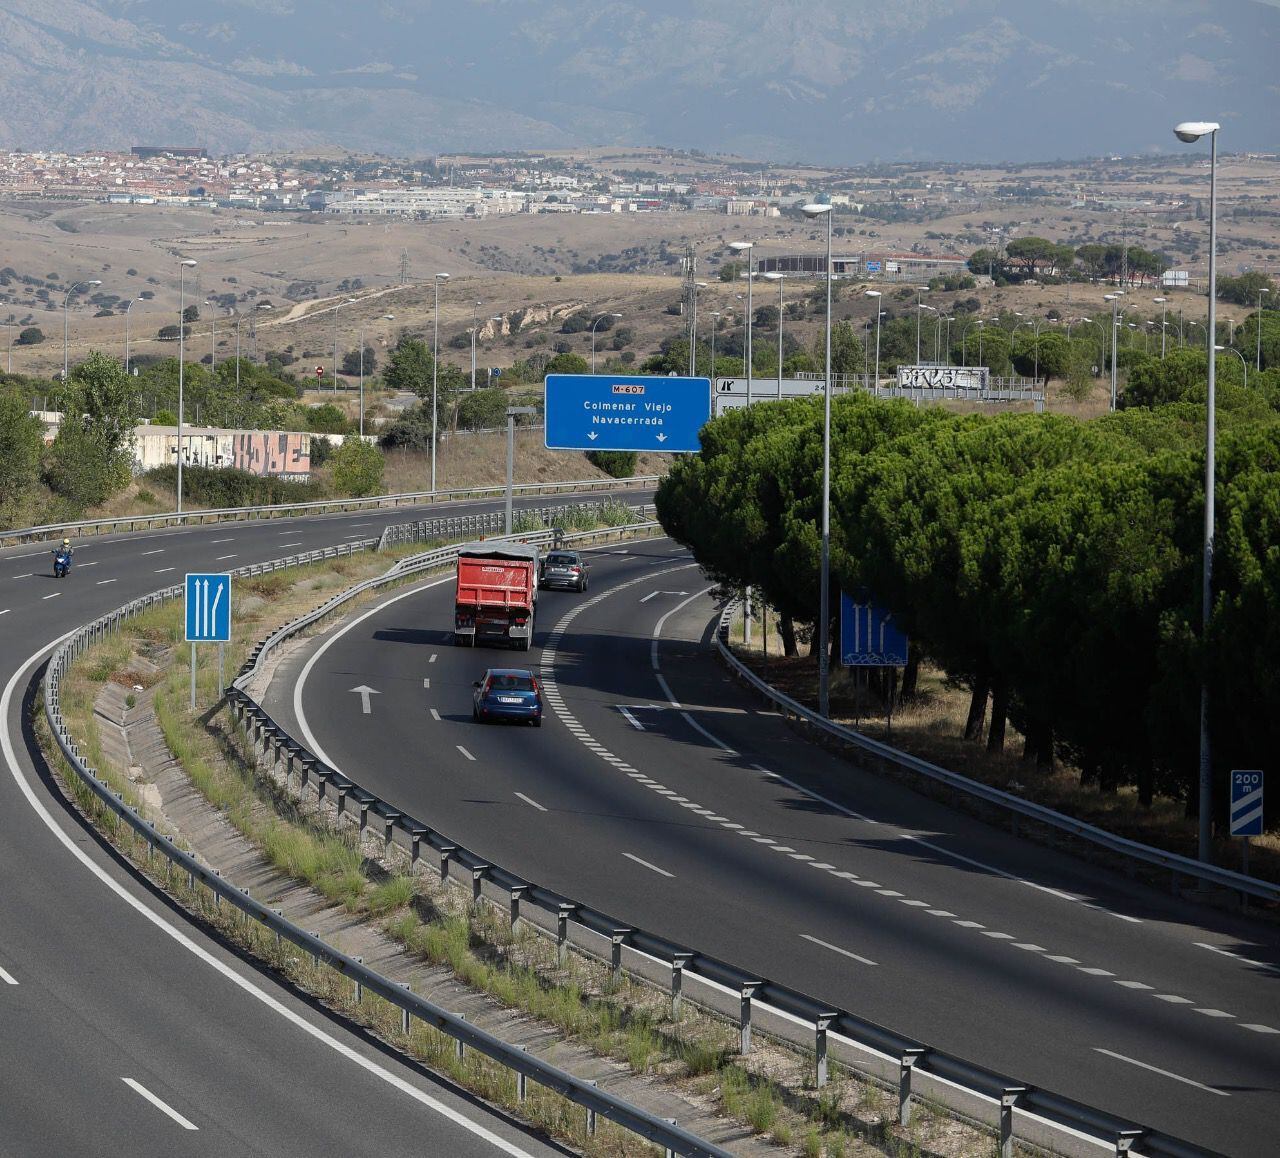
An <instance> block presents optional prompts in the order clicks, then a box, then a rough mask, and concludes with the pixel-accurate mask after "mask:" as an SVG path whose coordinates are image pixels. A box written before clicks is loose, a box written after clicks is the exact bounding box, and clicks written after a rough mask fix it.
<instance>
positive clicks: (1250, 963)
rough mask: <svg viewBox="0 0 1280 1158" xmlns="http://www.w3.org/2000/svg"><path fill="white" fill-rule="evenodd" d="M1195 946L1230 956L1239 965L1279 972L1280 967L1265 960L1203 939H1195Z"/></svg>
mask: <svg viewBox="0 0 1280 1158" xmlns="http://www.w3.org/2000/svg"><path fill="white" fill-rule="evenodd" d="M1195 946H1196V948H1197V949H1208V950H1209V952H1210V953H1217V954H1218V955H1219V956H1222V957H1231V958H1233V959H1234V960H1236V961H1239V962H1240V964H1241V965H1248V966H1249V967H1250V968H1251V969H1265V970H1266V971H1267V972H1268V973H1280V968H1277V967H1276V966H1275V965H1268V964H1267V963H1266V962H1265V961H1252V960H1250V959H1249V958H1248V957H1242V956H1241V955H1240V954H1239V953H1233V952H1231V950H1230V949H1220V948H1219V947H1218V946H1217V945H1207V944H1205V943H1204V942H1203V941H1196V942H1195Z"/></svg>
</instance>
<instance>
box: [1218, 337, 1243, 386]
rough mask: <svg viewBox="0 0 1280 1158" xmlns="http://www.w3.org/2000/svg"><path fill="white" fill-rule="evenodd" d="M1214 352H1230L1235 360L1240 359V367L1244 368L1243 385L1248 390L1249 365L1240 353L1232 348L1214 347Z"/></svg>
mask: <svg viewBox="0 0 1280 1158" xmlns="http://www.w3.org/2000/svg"><path fill="white" fill-rule="evenodd" d="M1214 349H1215V350H1230V351H1231V353H1233V354H1234V355H1235V356H1236V357H1237V358H1239V359H1240V365H1241V366H1243V367H1244V385H1245V389H1246V390H1247V389H1248V388H1249V363H1248V362H1246V361H1245V360H1244V355H1243V354H1242V353H1240V351H1239V350H1237V349H1236V348H1235V347H1234V346H1214Z"/></svg>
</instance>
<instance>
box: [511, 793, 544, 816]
mask: <svg viewBox="0 0 1280 1158" xmlns="http://www.w3.org/2000/svg"><path fill="white" fill-rule="evenodd" d="M516 795H517V796H518V797H520V799H521V800H523V801H524V802H525V803H526V804H531V805H533V807H534V808H536V809H537V810H538V811H539V812H546V809H545V808H543V807H542V805H541V804H539V803H538V802H537V801H536V800H534V799H533V798H532V797H530V796H526V795H525V794H524V793H523V792H517V793H516Z"/></svg>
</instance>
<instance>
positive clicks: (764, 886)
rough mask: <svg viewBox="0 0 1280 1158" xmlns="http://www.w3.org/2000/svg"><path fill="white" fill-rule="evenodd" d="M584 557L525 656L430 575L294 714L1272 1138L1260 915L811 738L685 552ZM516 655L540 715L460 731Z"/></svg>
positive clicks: (533, 867)
mask: <svg viewBox="0 0 1280 1158" xmlns="http://www.w3.org/2000/svg"><path fill="white" fill-rule="evenodd" d="M592 558H593V560H594V566H593V570H592V586H591V590H590V591H589V592H588V593H587V595H586V596H580V595H576V594H572V593H562V592H544V593H543V594H542V596H541V601H540V605H539V611H538V627H537V631H536V638H535V644H536V649H535V651H534V652H533V653H531V655H530V656H528V657H525V656H519V655H511V654H510V653H507V652H503V651H491V650H483V649H482V650H477V651H471V650H470V649H457V648H454V647H452V646H451V645H450V633H449V625H450V623H451V599H452V587H451V584H450V582H449V581H448V580H445V581H436V582H435V583H434V584H432V585H429V586H427V587H426V588H425V589H419V590H417V591H411V592H401V593H398V594H397V595H396V596H393V597H392V598H391V599H390V600H388V601H387V602H385V603H383V604H380V605H378V606H376V607H374V608H372V609H370V610H368V611H365V612H364V613H363V614H362V615H361V616H359V617H357V619H355V620H354V621H352V622H351V623H349V624H347V625H345V628H344V629H343V630H342V631H341V632H335V633H331V634H330V635H329V636H327V637H326V639H325V640H324V641H323V642H322V643H319V644H313V645H311V646H310V647H308V648H307V649H305V650H304V651H303V652H301V653H300V654H299V655H297V656H295V657H292V658H291V659H290V660H289V661H288V665H287V668H286V671H285V672H284V673H282V674H291V675H292V677H293V678H292V679H288V680H282V679H277V680H276V682H275V684H274V685H273V690H272V697H273V698H272V701H271V703H270V705H269V706H270V709H271V711H272V712H273V714H276V715H278V716H279V717H280V718H288V717H289V716H290V715H291V714H295V713H296V712H297V711H298V710H299V709H301V713H302V716H303V717H304V719H303V721H302V722H303V724H304V725H305V726H304V728H303V731H304V734H306V732H307V731H310V733H311V734H312V736H313V738H314V739H315V741H316V742H317V743H318V745H319V747H320V748H321V749H322V750H323V752H324V753H325V755H326V756H327V757H328V759H329V760H330V761H331V762H332V763H334V764H336V765H337V766H338V767H339V768H341V769H342V770H343V771H344V772H345V773H347V774H348V775H350V776H352V777H354V778H355V779H356V780H357V781H359V782H360V783H362V784H364V785H366V786H367V787H368V788H370V789H371V790H372V791H374V792H377V793H378V794H379V795H382V796H384V797H386V798H387V799H389V800H390V801H391V802H393V803H394V804H396V805H397V806H400V807H403V808H405V809H406V810H407V811H409V812H410V813H412V814H414V815H416V816H418V817H419V818H420V819H423V820H425V821H427V822H429V823H431V824H433V825H436V826H438V827H439V828H440V829H441V830H442V831H444V832H446V833H448V834H449V835H450V836H452V837H454V838H455V839H458V840H460V841H462V842H463V843H465V844H467V845H468V846H469V847H471V848H473V849H475V850H476V851H477V852H478V853H480V854H481V855H483V856H485V857H488V858H491V859H493V860H494V861H495V862H496V863H499V864H503V865H505V866H506V867H508V868H511V869H513V870H514V871H516V872H519V873H521V874H524V875H527V876H528V877H530V878H531V879H534V880H537V881H539V882H541V883H544V884H546V885H548V886H550V887H552V888H555V889H559V890H562V891H564V892H565V893H567V894H569V895H571V896H575V897H578V898H580V899H582V900H583V901H585V902H587V903H589V904H591V905H594V906H597V907H599V908H601V909H604V910H605V911H608V912H610V913H612V914H613V915H614V916H616V917H618V918H619V919H621V920H623V921H625V922H634V923H635V924H637V925H640V926H642V927H646V928H650V929H653V930H655V931H658V932H661V933H663V934H665V935H667V936H670V937H672V938H674V939H676V940H680V941H684V942H686V943H688V944H691V945H696V946H697V947H699V948H701V949H703V950H705V951H707V952H710V953H713V954H715V955H717V956H721V957H723V958H725V959H727V960H731V961H733V962H735V963H736V964H739V965H741V966H743V967H744V968H746V969H750V970H759V971H760V972H762V973H765V974H767V975H769V976H772V977H776V978H779V979H781V980H785V981H787V982H789V983H790V984H792V985H794V986H796V987H797V988H800V989H802V990H805V991H806V992H809V993H811V994H813V995H814V996H816V997H819V998H821V999H825V1000H828V1001H833V1002H835V1003H837V1004H840V1005H843V1006H845V1007H847V1008H850V1009H853V1010H856V1011H858V1012H860V1013H862V1014H864V1015H865V1016H868V1017H871V1018H873V1019H875V1020H877V1021H880V1022H882V1023H884V1024H886V1025H889V1026H892V1027H893V1028H895V1029H897V1030H899V1031H901V1032H904V1033H908V1034H912V1035H915V1036H918V1037H920V1038H922V1039H923V1040H925V1041H928V1042H931V1043H933V1044H936V1045H938V1046H940V1047H942V1048H945V1049H947V1050H948V1051H950V1052H954V1053H957V1054H960V1055H961V1056H965V1057H968V1058H970V1059H971V1060H974V1061H978V1062H980V1063H983V1064H987V1065H990V1066H993V1067H995V1068H998V1069H1001V1070H1004V1071H1005V1072H1009V1073H1012V1074H1015V1075H1017V1076H1018V1077H1020V1078H1023V1079H1025V1080H1029V1081H1032V1082H1034V1083H1036V1084H1037V1085H1042V1086H1045V1087H1047V1088H1050V1089H1054V1090H1057V1091H1059V1092H1061V1093H1064V1094H1067V1095H1068V1096H1072V1097H1075V1098H1078V1099H1080V1100H1082V1101H1085V1102H1088V1103H1091V1104H1094V1105H1098V1106H1100V1107H1103V1108H1105V1109H1107V1110H1110V1111H1111V1112H1113V1113H1115V1114H1118V1115H1122V1116H1125V1115H1127V1116H1133V1117H1135V1118H1137V1119H1139V1120H1142V1121H1145V1122H1148V1123H1149V1124H1152V1125H1155V1126H1158V1127H1159V1128H1161V1129H1163V1130H1166V1131H1168V1132H1170V1133H1173V1134H1178V1135H1181V1136H1183V1137H1187V1138H1190V1139H1193V1140H1195V1141H1197V1142H1199V1143H1200V1144H1201V1145H1205V1146H1208V1147H1210V1148H1212V1149H1215V1150H1222V1151H1226V1152H1229V1153H1232V1154H1241V1155H1243V1154H1258V1155H1262V1154H1268V1153H1270V1152H1272V1150H1273V1143H1274V1136H1275V1132H1274V1123H1275V1121H1276V1120H1277V1114H1278V1113H1280V996H1278V995H1280V988H1278V986H1280V944H1277V939H1276V937H1275V935H1274V933H1272V932H1270V931H1264V930H1262V929H1261V928H1259V927H1255V926H1254V925H1252V924H1250V923H1248V922H1245V921H1241V920H1238V919H1236V918H1234V917H1231V916H1224V915H1218V914H1214V913H1212V912H1209V911H1205V910H1201V909H1196V908H1192V907H1189V906H1186V905H1183V904H1180V903H1179V902H1177V901H1175V900H1173V899H1171V898H1166V897H1164V896H1162V895H1161V894H1159V893H1156V892H1153V891H1151V890H1148V889H1146V888H1143V887H1141V886H1137V885H1134V884H1133V883H1131V882H1128V881H1126V880H1124V879H1122V878H1119V877H1116V876H1113V875H1111V874H1109V873H1107V872H1104V871H1102V870H1099V869H1096V868H1093V867H1091V866H1089V865H1087V864H1085V863H1083V862H1081V861H1078V860H1075V859H1074V858H1071V857H1068V856H1065V855H1062V854H1060V853H1057V852H1054V851H1053V850H1050V849H1046V848H1043V847H1041V846H1037V845H1033V844H1030V843H1028V842H1025V841H1021V840H1019V839H1017V838H1014V837H1012V836H1011V835H1009V834H1008V833H1007V832H1004V831H1003V830H1000V829H995V828H991V827H989V826H987V825H984V824H981V823H979V822H978V821H976V820H973V819H972V818H970V817H968V816H966V815H964V814H962V813H958V812H955V811H953V810H951V809H948V808H946V807H945V806H943V805H941V804H939V803H936V802H933V801H930V800H927V799H925V798H922V797H920V796H918V795H916V794H914V793H912V792H910V791H908V790H906V789H904V788H902V787H900V786H898V785H895V784H891V783H887V782H885V781H883V780H881V779H878V778H876V777H874V776H870V775H868V774H865V773H862V772H859V771H858V770H856V769H854V768H851V767H850V766H849V765H847V764H845V763H844V762H842V761H840V760H838V759H836V758H835V757H833V756H831V755H830V754H828V753H826V752H825V751H823V750H822V749H819V748H816V747H813V746H811V745H809V744H807V743H805V742H804V741H802V740H801V739H800V738H799V737H798V736H797V735H796V733H794V732H792V731H791V730H790V729H788V728H787V727H786V726H785V725H783V724H782V722H781V721H780V720H779V719H778V718H777V717H776V716H775V715H772V714H770V713H768V712H763V711H761V710H759V707H758V705H757V704H756V702H755V701H754V700H752V699H750V698H748V697H746V696H745V695H744V693H743V692H742V691H741V689H740V688H739V687H738V686H737V685H736V684H734V683H733V682H731V681H730V680H729V679H728V678H727V676H726V675H725V673H724V672H723V671H722V670H721V669H720V668H719V667H718V665H717V664H716V663H715V661H714V660H713V659H712V658H711V655H710V650H709V647H708V639H709V630H710V629H709V626H708V625H709V623H710V622H711V620H712V619H713V617H714V609H713V607H712V605H711V603H710V601H709V598H708V597H707V596H706V595H705V594H703V595H699V592H702V591H704V589H705V588H706V587H707V584H706V581H705V580H704V579H703V578H702V576H701V573H700V572H699V571H698V569H697V568H696V567H693V566H692V565H690V561H689V559H688V557H687V556H686V555H684V554H683V553H681V552H679V551H678V550H677V549H676V548H675V547H674V545H673V544H671V543H669V542H667V541H654V542H650V543H644V544H636V545H634V546H632V547H629V548H609V549H607V550H605V551H601V552H597V553H594V554H593V555H592ZM659 637H660V639H659ZM538 649H540V651H539V650H538ZM525 664H528V665H531V666H534V667H535V668H537V667H539V665H540V664H541V670H542V671H543V674H544V678H545V679H546V680H547V682H548V697H549V701H550V703H551V708H552V710H551V711H549V713H548V715H549V719H548V720H547V722H546V726H544V727H543V728H542V729H541V730H540V731H534V730H533V729H527V728H520V727H510V726H506V727H486V726H476V725H474V724H472V722H471V719H470V692H471V683H472V681H473V680H474V679H475V678H477V677H478V675H479V672H480V671H482V670H483V668H484V667H485V666H487V665H495V666H497V665H515V666H521V665H525ZM361 684H367V685H368V686H370V687H373V688H376V689H377V690H378V692H379V693H380V694H379V695H378V696H377V697H375V698H374V704H373V707H372V709H371V714H370V715H369V716H365V715H364V714H363V713H362V711H361V708H360V704H359V700H358V697H357V696H356V695H354V694H353V693H352V692H351V690H350V689H351V688H353V687H357V686H359V685H361Z"/></svg>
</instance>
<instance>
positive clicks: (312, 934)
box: [307, 929, 320, 969]
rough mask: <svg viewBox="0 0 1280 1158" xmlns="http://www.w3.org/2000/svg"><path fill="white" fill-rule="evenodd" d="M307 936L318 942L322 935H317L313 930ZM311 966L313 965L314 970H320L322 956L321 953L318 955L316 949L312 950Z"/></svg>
mask: <svg viewBox="0 0 1280 1158" xmlns="http://www.w3.org/2000/svg"><path fill="white" fill-rule="evenodd" d="M307 936H308V937H311V938H313V939H314V940H317V941H318V940H319V939H320V934H319V933H317V932H316V931H315V930H314V929H312V930H311V931H310V932H309V933H308V934H307ZM311 965H312V967H313V968H315V969H319V968H320V954H319V953H317V952H316V951H315V950H314V949H312V950H311Z"/></svg>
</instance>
